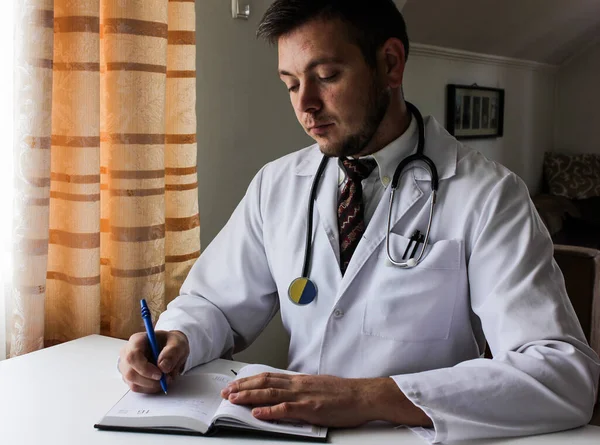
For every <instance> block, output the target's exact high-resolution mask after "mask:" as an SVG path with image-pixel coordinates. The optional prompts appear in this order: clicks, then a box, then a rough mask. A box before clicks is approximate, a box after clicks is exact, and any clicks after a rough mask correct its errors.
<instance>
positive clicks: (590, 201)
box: [573, 196, 600, 238]
mask: <svg viewBox="0 0 600 445" xmlns="http://www.w3.org/2000/svg"><path fill="white" fill-rule="evenodd" d="M573 204H575V207H577V210H579V217H580V218H581V219H582V220H584V221H585V222H587V223H588V224H591V225H594V226H597V227H598V230H600V196H592V197H591V198H587V199H579V200H576V201H573ZM598 237H599V238H600V233H599V234H598Z"/></svg>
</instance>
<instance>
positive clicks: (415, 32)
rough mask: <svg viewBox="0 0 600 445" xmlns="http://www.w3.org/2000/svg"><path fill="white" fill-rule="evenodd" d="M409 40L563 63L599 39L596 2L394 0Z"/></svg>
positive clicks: (599, 15) (599, 1) (599, 3)
mask: <svg viewBox="0 0 600 445" xmlns="http://www.w3.org/2000/svg"><path fill="white" fill-rule="evenodd" d="M395 1H396V4H397V5H398V6H399V7H401V8H402V6H404V7H403V9H402V13H403V15H404V18H405V20H406V23H407V27H408V33H409V37H410V40H411V41H412V42H418V43H423V44H428V45H435V46H441V47H446V48H455V49H460V50H465V51H472V52H476V53H484V54H492V55H497V56H504V57H511V58H517V59H524V60H531V61H535V62H541V63H548V64H552V65H561V64H563V63H564V62H565V61H567V60H568V59H569V58H570V57H572V56H574V55H576V54H577V53H579V52H581V51H583V50H585V49H586V48H587V47H589V46H590V45H592V44H594V43H596V42H599V41H600V0H395Z"/></svg>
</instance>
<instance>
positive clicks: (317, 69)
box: [278, 20, 390, 157]
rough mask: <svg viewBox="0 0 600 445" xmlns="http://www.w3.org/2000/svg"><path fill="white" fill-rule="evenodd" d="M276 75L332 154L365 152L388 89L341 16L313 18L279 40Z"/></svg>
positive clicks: (310, 128)
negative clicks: (277, 71) (349, 35)
mask: <svg viewBox="0 0 600 445" xmlns="http://www.w3.org/2000/svg"><path fill="white" fill-rule="evenodd" d="M278 48H279V76H280V78H281V80H282V81H283V82H284V83H285V85H286V87H287V88H288V91H289V95H290V100H291V102H292V106H293V107H294V112H295V113H296V117H297V118H298V121H299V122H300V124H301V125H302V127H303V128H304V131H306V133H308V135H309V136H310V137H312V138H313V139H314V140H315V141H316V142H317V143H318V144H319V147H320V148H321V151H322V152H323V153H324V154H325V155H327V156H332V157H342V156H355V155H359V154H364V152H365V151H366V150H367V151H368V147H369V143H370V142H371V141H372V140H373V138H374V136H375V134H376V133H377V130H378V128H379V127H380V124H381V122H382V120H383V118H384V116H385V114H386V112H387V109H388V106H389V104H390V91H389V89H388V88H387V86H386V85H385V83H384V80H383V79H381V76H379V75H378V70H376V69H373V68H371V67H370V66H369V65H368V64H367V62H366V61H365V59H364V57H363V54H362V52H361V50H360V48H359V47H358V46H357V45H356V44H355V43H354V42H352V41H350V40H349V38H348V34H347V32H346V28H345V26H344V24H343V23H342V22H341V21H339V20H328V21H324V20H313V21H311V22H309V23H307V24H305V25H303V26H301V27H299V28H297V29H295V30H294V31H292V32H291V33H289V34H286V35H284V36H282V37H281V38H280V39H279V42H278Z"/></svg>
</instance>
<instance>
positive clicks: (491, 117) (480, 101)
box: [446, 84, 504, 139]
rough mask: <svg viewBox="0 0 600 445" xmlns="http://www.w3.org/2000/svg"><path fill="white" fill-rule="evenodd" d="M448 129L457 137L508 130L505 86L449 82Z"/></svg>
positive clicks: (495, 134) (491, 135) (485, 135)
mask: <svg viewBox="0 0 600 445" xmlns="http://www.w3.org/2000/svg"><path fill="white" fill-rule="evenodd" d="M446 129H447V130H448V132H449V133H450V134H451V135H453V136H455V137H456V138H457V139H475V138H497V137H500V136H502V134H503V132H504V90H501V89H498V88H486V87H479V86H468V85H452V84H451V85H448V88H447V110H446Z"/></svg>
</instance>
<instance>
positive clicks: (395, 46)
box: [381, 37, 406, 88]
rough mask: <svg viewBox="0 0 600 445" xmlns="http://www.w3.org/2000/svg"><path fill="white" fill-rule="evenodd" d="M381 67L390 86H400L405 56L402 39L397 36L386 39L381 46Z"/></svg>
mask: <svg viewBox="0 0 600 445" xmlns="http://www.w3.org/2000/svg"><path fill="white" fill-rule="evenodd" d="M381 54H382V55H383V68H384V71H383V72H384V73H385V76H386V79H387V83H388V86H389V87H390V88H400V87H401V86H402V82H403V79H404V66H405V63H406V56H405V52H404V45H403V44H402V41H401V40H400V39H397V38H394V37H392V38H390V39H388V40H387V41H386V42H385V43H384V44H383V47H382V48H381Z"/></svg>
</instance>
